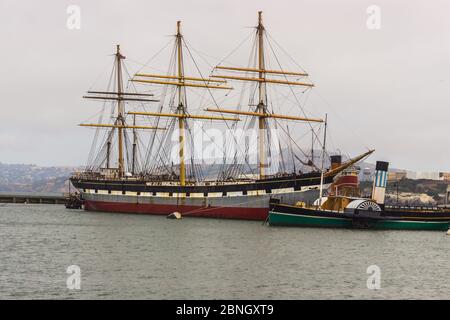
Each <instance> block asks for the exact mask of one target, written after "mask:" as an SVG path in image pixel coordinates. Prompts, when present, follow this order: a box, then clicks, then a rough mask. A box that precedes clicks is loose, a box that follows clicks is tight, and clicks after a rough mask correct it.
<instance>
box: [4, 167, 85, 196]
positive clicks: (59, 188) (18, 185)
mask: <svg viewBox="0 0 450 320" xmlns="http://www.w3.org/2000/svg"><path fill="white" fill-rule="evenodd" d="M77 170H79V168H78V167H40V166H36V165H33V164H5V163H1V162H0V191H3V192H8V191H9V192H44V193H48V192H67V190H68V181H67V179H68V178H69V176H70V175H71V173H73V172H74V171H77Z"/></svg>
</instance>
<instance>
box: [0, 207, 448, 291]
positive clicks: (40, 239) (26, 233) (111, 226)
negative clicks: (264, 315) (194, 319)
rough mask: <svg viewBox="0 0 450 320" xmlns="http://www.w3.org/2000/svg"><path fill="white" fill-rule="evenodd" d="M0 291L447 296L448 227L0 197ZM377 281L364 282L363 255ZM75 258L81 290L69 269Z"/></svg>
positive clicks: (365, 278)
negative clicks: (124, 209) (238, 217)
mask: <svg viewBox="0 0 450 320" xmlns="http://www.w3.org/2000/svg"><path fill="white" fill-rule="evenodd" d="M0 237H1V239H0V298H7V299H30V298H33V299H35V298H50V299H56V298H71V299H93V298H96V299H204V298H209V299H211V298H213V299H222V298H223V299H244V298H249V299H310V298H312V299H317V298H323V299H329V298H331V299H338V298H344V299H345V298H350V299H356V298H363V299H366V298H389V299H392V298H420V299H429V298H444V299H448V298H450V276H449V275H450V273H449V268H450V255H449V253H450V236H447V235H445V233H444V232H425V231H423V232H409V231H397V232H395V231H350V230H324V229H297V228H273V227H272V228H271V227H266V226H262V225H261V223H260V222H247V221H227V220H212V219H198V218H185V219H183V220H179V221H177V220H168V219H165V217H158V216H141V215H122V214H108V213H91V212H85V211H81V210H66V209H65V208H64V207H63V206H56V205H12V204H8V205H6V206H1V205H0ZM373 264H375V265H378V266H379V267H380V268H381V289H380V290H369V289H367V286H366V281H367V278H368V276H369V275H368V274H367V273H366V268H367V267H368V266H369V265H373ZM69 265H78V266H80V268H81V279H82V280H81V290H69V289H67V287H66V279H67V276H68V274H66V268H67V267H68V266H69Z"/></svg>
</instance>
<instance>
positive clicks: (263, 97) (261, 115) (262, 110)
mask: <svg viewBox="0 0 450 320" xmlns="http://www.w3.org/2000/svg"><path fill="white" fill-rule="evenodd" d="M264 32H265V28H264V25H263V22H262V11H259V12H258V25H257V27H256V36H257V41H258V42H257V50H258V68H256V69H255V68H239V67H228V66H216V67H215V69H216V70H225V71H242V72H246V73H254V74H257V75H258V77H251V76H250V77H248V76H247V77H243V76H232V75H212V76H211V77H213V78H221V79H230V80H239V81H254V82H258V106H257V108H256V110H255V111H254V112H253V111H239V110H229V109H220V108H207V109H206V111H210V112H219V113H228V114H236V115H246V116H255V117H258V140H259V143H258V158H259V159H258V168H259V178H260V179H264V178H265V177H266V175H267V174H266V172H265V171H266V170H265V169H266V168H267V167H268V166H267V163H268V161H267V159H266V142H265V134H266V121H267V118H274V119H285V120H299V121H307V122H323V120H322V119H312V118H305V117H298V116H290V115H280V114H273V113H270V112H269V111H268V109H267V94H266V85H267V84H279V85H289V86H305V87H313V86H314V85H313V84H311V83H306V82H299V81H289V80H279V79H273V78H270V77H269V78H267V77H266V76H267V75H283V76H285V77H286V78H287V76H299V77H306V76H308V74H307V73H304V72H291V71H284V70H267V69H266V66H265V60H264Z"/></svg>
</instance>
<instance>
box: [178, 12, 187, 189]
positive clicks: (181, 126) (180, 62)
mask: <svg viewBox="0 0 450 320" xmlns="http://www.w3.org/2000/svg"><path fill="white" fill-rule="evenodd" d="M180 24H181V21H177V34H176V39H177V58H178V59H177V60H178V79H179V81H180V82H181V83H184V78H183V75H184V70H183V51H182V50H183V48H182V42H181V40H182V39H181V37H182V36H181V31H180ZM184 90H185V89H184V87H183V86H179V87H178V114H180V115H184V114H185V113H186V112H185V109H184V104H183V100H184V99H183V98H184V97H183V93H184ZM184 129H185V118H183V117H179V118H178V130H179V143H180V154H179V156H180V185H181V186H185V185H186V167H185V164H184V143H185V132H184Z"/></svg>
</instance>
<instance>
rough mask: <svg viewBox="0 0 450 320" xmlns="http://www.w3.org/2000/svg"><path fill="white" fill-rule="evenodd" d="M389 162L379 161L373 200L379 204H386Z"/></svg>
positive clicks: (374, 180) (376, 168) (374, 182)
mask: <svg viewBox="0 0 450 320" xmlns="http://www.w3.org/2000/svg"><path fill="white" fill-rule="evenodd" d="M388 168H389V162H384V161H377V164H376V167H375V178H374V179H373V189H372V199H373V200H374V201H375V202H376V203H378V204H384V195H385V193H386V184H387V175H388Z"/></svg>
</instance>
